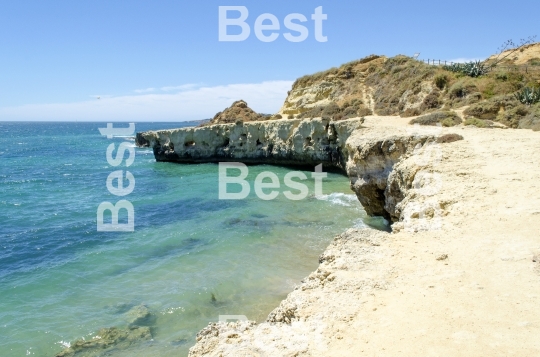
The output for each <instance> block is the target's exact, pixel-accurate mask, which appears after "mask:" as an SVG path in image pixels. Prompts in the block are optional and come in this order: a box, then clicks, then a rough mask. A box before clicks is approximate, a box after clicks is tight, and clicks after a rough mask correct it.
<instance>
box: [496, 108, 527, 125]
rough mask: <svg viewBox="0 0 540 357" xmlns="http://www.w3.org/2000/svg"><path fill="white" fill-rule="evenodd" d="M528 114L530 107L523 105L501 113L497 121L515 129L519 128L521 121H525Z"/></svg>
mask: <svg viewBox="0 0 540 357" xmlns="http://www.w3.org/2000/svg"><path fill="white" fill-rule="evenodd" d="M527 114H529V107H527V106H525V105H523V104H521V105H518V106H516V107H514V108H510V109H508V110H504V111H502V112H499V114H498V115H497V121H498V122H499V123H502V124H504V125H506V126H508V127H510V128H514V129H515V128H517V127H519V123H520V122H521V119H523V117H525V116H526V115H527Z"/></svg>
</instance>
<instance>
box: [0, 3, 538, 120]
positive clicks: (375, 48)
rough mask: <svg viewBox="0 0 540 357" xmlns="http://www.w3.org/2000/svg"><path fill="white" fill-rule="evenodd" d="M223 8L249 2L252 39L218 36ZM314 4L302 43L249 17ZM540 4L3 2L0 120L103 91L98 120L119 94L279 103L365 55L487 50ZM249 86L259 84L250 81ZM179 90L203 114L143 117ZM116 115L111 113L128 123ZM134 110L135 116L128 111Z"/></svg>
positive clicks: (211, 104) (519, 28) (211, 109)
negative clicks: (310, 79)
mask: <svg viewBox="0 0 540 357" xmlns="http://www.w3.org/2000/svg"><path fill="white" fill-rule="evenodd" d="M228 5H243V6H246V7H247V8H248V10H249V13H250V15H249V18H248V20H247V23H248V24H250V25H251V26H252V35H251V36H250V38H249V39H248V40H246V41H244V42H236V43H233V42H219V41H218V7H219V6H228ZM317 6H323V10H324V13H325V14H327V15H328V20H326V21H324V25H323V26H324V27H323V30H324V35H326V36H327V37H328V42H326V43H320V42H317V41H316V40H315V38H314V34H313V32H314V31H313V22H312V21H311V20H309V21H308V22H307V23H306V25H307V26H308V29H309V31H310V34H309V38H308V39H307V40H306V41H304V42H301V43H291V42H288V41H286V40H285V39H284V38H283V35H281V36H280V38H278V40H276V41H275V42H272V43H263V42H261V41H259V40H258V39H257V38H256V37H255V35H254V34H253V23H254V21H255V18H256V17H257V16H258V15H260V14H262V13H265V12H269V13H272V14H274V15H276V16H277V17H278V18H279V19H280V21H281V22H282V27H283V18H284V17H285V16H286V15H287V14H289V13H302V14H304V15H305V16H306V17H307V18H308V19H310V15H311V14H312V13H313V11H314V9H315V8H316V7H317ZM539 10H540V2H539V1H538V0H522V1H519V2H503V1H497V2H494V1H484V0H478V1H470V0H468V1H463V0H453V1H419V0H410V1H402V0H401V1H390V0H386V1H384V0H379V1H347V2H346V1H327V0H317V1H281V0H279V1H245V0H244V1H243V0H236V1H234V2H230V1H226V0H220V1H214V0H208V1H178V0H176V1H100V0H93V1H31V0H28V1H20V0H2V2H0V33H1V35H0V51H1V55H0V120H14V119H36V120H39V119H47V120H51V119H52V117H54V115H55V113H58V117H59V119H62V120H68V119H69V118H67V117H66V114H65V113H67V112H69V113H70V114H69V115H71V119H73V120H75V119H85V118H86V119H88V115H90V116H91V115H92V114H91V113H92V111H93V110H94V109H92V108H94V107H92V106H93V105H94V104H92V103H94V102H93V101H99V100H101V103H100V104H99V105H100V106H101V107H99V108H98V107H96V108H95V109H96V112H95V119H96V120H113V119H115V115H117V114H118V113H115V112H114V110H111V108H112V107H111V106H114V105H118V103H120V102H121V101H122V100H121V98H124V99H125V101H129V103H130V104H129V105H130V108H135V107H136V106H137V105H138V104H137V103H136V101H137V100H138V99H137V97H139V96H140V99H141V100H142V102H141V103H143V104H141V105H143V106H145V108H147V109H148V111H147V112H145V113H146V114H145V115H147V119H148V120H186V119H197V118H202V117H208V116H209V115H211V113H215V111H217V110H216V108H221V107H222V106H223V103H225V102H227V101H229V100H230V99H232V97H229V96H228V95H227V93H229V92H231V93H233V94H235V95H236V94H238V95H241V94H242V93H243V92H242V91H247V92H248V94H246V95H248V96H250V95H251V96H253V99H252V100H253V101H255V103H256V104H257V105H258V106H259V107H260V108H255V109H259V110H260V111H266V112H271V111H277V110H278V109H279V104H276V103H278V102H279V101H281V100H282V98H281V96H280V94H279V93H281V92H283V91H284V89H283V88H285V89H286V88H287V87H288V86H290V83H289V82H288V81H293V80H294V79H296V78H297V77H299V76H301V75H304V74H308V73H312V72H315V71H319V70H324V69H327V68H330V67H333V66H338V65H340V64H341V63H344V62H348V61H350V60H353V59H357V58H361V57H364V56H366V55H369V54H372V53H376V54H384V55H389V56H391V55H395V54H407V55H412V54H413V53H415V52H421V58H440V59H449V60H450V59H456V58H485V57H486V56H488V55H490V54H492V53H494V52H495V51H496V49H497V47H498V46H499V45H501V44H502V43H503V42H504V41H505V40H507V39H514V40H515V41H517V40H519V39H520V38H522V37H527V36H529V35H534V34H536V33H535V31H537V32H538V30H537V29H538V26H537V24H538V14H539V13H540V11H539ZM281 32H282V33H283V32H285V31H284V30H282V31H281ZM283 81H286V82H283ZM263 82H265V83H266V84H262V85H260V84H261V83H263ZM236 84H238V85H244V87H241V88H237V89H236V90H237V91H236V92H235V90H234V89H231V88H229V87H227V86H230V85H236ZM255 84H259V87H250V86H248V85H255ZM170 87H178V88H176V89H175V88H170ZM201 88H202V92H201ZM205 88H206V89H207V92H205ZM216 88H219V89H216ZM266 90H268V91H270V92H269V93H270V94H268V101H267V103H266V105H265V104H264V101H261V100H259V99H257V98H256V97H255V94H253V93H254V92H257V91H259V92H257V93H258V95H260V96H262V97H263V98H264V96H265V94H264V93H265V92H264V91H266ZM272 91H273V92H272ZM183 92H187V96H186V98H195V97H190V96H196V97H197V98H198V99H197V100H203V98H204V100H207V104H208V105H207V106H205V108H204V110H203V109H201V113H200V116H199V114H198V113H196V112H195V111H194V110H193V109H190V110H191V111H189V110H186V113H182V105H181V106H179V107H178V108H173V107H170V108H169V109H167V110H165V109H164V110H163V111H161V112H159V111H156V112H159V113H158V114H156V115H152V114H151V113H153V111H152V110H151V108H152V106H156V105H157V104H156V103H158V102H159V101H160V100H165V101H169V102H171V101H174V100H177V99H178V98H180V99H182V98H181V93H183ZM194 92H198V94H196V93H194ZM204 93H206V94H204ZM161 95H163V96H161ZM173 95H177V97H174V96H173ZM205 95H206V96H205ZM284 95H286V91H285V92H284V94H283V96H284ZM97 96H100V97H101V99H99V100H98V99H97ZM114 98H116V99H115V100H116V102H113V101H112V99H114ZM126 98H127V99H126ZM220 98H221V99H222V100H221V101H220ZM107 100H109V102H107ZM156 101H157V102H156ZM187 101H195V99H186V102H187ZM87 102H90V103H87ZM104 102H106V103H109V106H108V107H107V108H109V109H107V108H105V106H106V105H105V104H103V103H104ZM180 102H181V100H180ZM77 103H78V104H77ZM81 103H87V104H85V105H82V104H81ZM114 103H117V104H114ZM169 104H170V103H169ZM169 104H167V105H169ZM250 104H251V103H250ZM81 105H82V106H81ZM96 105H97V104H96ZM183 105H184V106H185V105H187V104H186V103H184V104H183ZM164 107H165V105H164ZM43 108H46V110H44V109H43ZM66 108H68V109H66ZM115 108H121V106H117V107H115ZM122 108H124V109H122V110H128V109H126V108H127V107H122ZM113 109H114V108H113ZM47 110H48V113H47V115H44V117H43V118H40V112H44V111H47ZM66 110H67V112H66ZM118 110H119V111H121V110H120V109H118ZM78 111H85V113H86V114H85V115H86V116H85V115H82V113H81V114H80V115H81V117H80V118H79V117H78V115H79V114H78V113H79V112H78ZM88 111H90V114H88ZM128 111H129V110H128ZM143 112H144V111H143ZM122 113H124V116H122V115H119V114H118V115H119V117H118V119H121V120H129V118H128V117H127V116H126V114H125V112H122ZM176 113H178V115H177V114H176ZM209 113H210V114H209ZM120 117H121V118H120ZM134 118H135V119H140V118H138V117H137V116H136V115H135V114H134Z"/></svg>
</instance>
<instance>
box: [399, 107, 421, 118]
mask: <svg viewBox="0 0 540 357" xmlns="http://www.w3.org/2000/svg"><path fill="white" fill-rule="evenodd" d="M420 114H422V112H421V111H420V109H418V108H408V109H405V111H403V112H402V113H401V114H399V116H400V117H402V118H409V117H415V116H417V115H420Z"/></svg>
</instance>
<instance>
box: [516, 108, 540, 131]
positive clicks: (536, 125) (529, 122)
mask: <svg viewBox="0 0 540 357" xmlns="http://www.w3.org/2000/svg"><path fill="white" fill-rule="evenodd" d="M528 110H529V112H528V114H527V115H526V116H525V117H524V118H522V119H521V120H520V121H519V125H518V127H519V128H520V129H532V130H533V131H540V104H536V105H533V106H532V107H529V108H528Z"/></svg>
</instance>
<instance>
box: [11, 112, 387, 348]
mask: <svg viewBox="0 0 540 357" xmlns="http://www.w3.org/2000/svg"><path fill="white" fill-rule="evenodd" d="M187 125H190V124H189V123H185V122H184V123H136V124H135V127H136V131H146V130H156V129H169V128H178V127H183V126H187ZM191 125H192V124H191ZM105 126H106V123H81V122H70V123H61V122H0V355H1V356H2V357H22V356H43V357H53V356H55V355H56V354H57V353H59V352H61V351H62V350H63V349H65V348H66V347H69V346H70V345H71V343H73V341H75V340H78V339H85V340H90V339H92V338H93V337H95V336H96V334H97V332H98V331H99V330H100V329H101V328H105V327H118V328H121V329H125V328H128V325H129V323H130V310H131V309H133V308H136V307H141V306H142V307H144V308H145V309H147V311H148V313H149V314H150V316H151V318H149V319H147V320H145V321H146V322H145V323H146V324H147V325H148V327H149V328H150V330H151V333H152V338H151V339H150V340H146V341H143V342H141V343H135V344H134V345H132V346H130V347H126V348H116V349H112V350H107V351H105V352H103V354H102V355H103V356H105V355H106V356H141V357H143V356H148V357H149V356H165V357H167V356H175V357H177V356H187V354H188V350H189V348H190V347H191V346H192V345H194V344H195V337H196V334H197V332H198V331H199V330H201V329H202V328H204V327H205V326H207V325H208V323H210V322H217V321H219V320H220V316H222V317H223V316H225V315H237V316H238V315H240V316H245V317H246V318H248V319H249V320H254V321H257V322H261V321H264V320H265V319H266V317H267V316H268V314H269V313H270V312H271V311H272V310H273V309H274V308H276V307H277V306H278V305H279V302H280V301H281V300H282V299H284V298H285V297H286V296H287V294H288V293H289V292H291V291H292V290H293V289H294V288H295V286H297V285H298V284H300V282H301V280H302V279H303V278H304V277H306V276H307V275H309V273H310V272H311V271H313V270H315V269H316V268H317V266H318V257H319V255H320V254H321V253H322V252H323V251H324V249H325V248H326V247H327V246H328V244H329V243H330V242H331V240H332V239H333V237H334V236H336V235H338V234H340V233H341V232H343V231H344V230H346V229H347V228H351V227H366V226H371V227H374V228H378V229H386V226H385V222H384V220H383V219H382V218H369V217H367V215H366V213H365V212H364V210H363V209H362V207H361V205H360V203H359V202H358V200H357V198H356V197H355V195H354V194H352V192H351V191H350V189H349V182H348V179H347V177H345V176H344V175H342V174H340V173H328V175H327V177H326V178H324V179H323V184H322V188H323V192H322V194H319V195H316V194H315V188H314V181H313V180H311V179H308V180H306V181H305V183H306V184H307V185H308V188H309V194H308V196H307V197H306V199H303V200H289V199H287V198H286V197H285V195H284V194H282V192H283V191H285V190H286V189H287V188H286V187H285V186H283V187H282V188H281V190H280V192H281V193H280V194H279V195H278V197H277V198H275V199H273V200H262V199H260V198H259V197H258V196H257V195H256V194H255V192H254V189H253V183H254V181H255V178H256V177H257V175H258V174H260V173H261V172H264V171H271V172H273V173H275V174H276V175H277V176H278V177H279V178H280V183H281V184H283V178H284V176H285V175H286V174H287V173H289V172H290V171H302V170H303V172H304V173H305V174H306V175H307V176H308V178H309V177H310V172H312V171H313V170H309V169H306V168H304V169H302V170H300V169H298V168H288V167H277V166H269V165H254V166H249V167H248V168H249V174H248V177H247V180H248V182H250V186H251V193H250V194H249V195H248V197H246V198H245V199H242V200H223V199H219V189H218V187H219V186H218V185H219V182H218V165H217V164H175V163H163V162H156V161H155V159H154V155H153V153H152V150H151V149H150V148H135V160H134V162H133V164H132V165H131V166H129V167H127V168H126V167H125V165H124V166H119V167H112V166H110V165H109V164H108V161H107V158H106V152H107V147H108V146H109V145H110V144H111V143H114V144H115V145H116V147H118V145H120V144H121V143H123V142H127V143H128V144H129V146H130V147H135V144H134V137H133V136H126V137H116V138H113V139H107V137H105V136H101V135H100V132H99V130H98V129H99V128H103V127H105ZM116 126H120V127H121V126H127V125H125V124H116ZM126 157H127V154H126ZM119 169H122V170H127V171H129V172H130V173H131V174H132V175H133V178H134V182H135V187H134V189H133V191H132V192H131V193H130V194H128V195H126V196H123V197H118V196H115V195H113V194H111V193H110V192H109V190H108V189H107V177H108V176H109V175H110V174H111V172H113V171H116V170H119ZM120 199H124V200H127V201H129V202H131V204H132V205H133V208H134V222H135V224H134V229H133V231H129V232H118V231H117V232H100V231H98V230H97V208H98V206H99V205H100V204H101V203H102V202H111V203H113V204H114V203H116V202H118V201H119V200H120ZM119 219H120V222H123V221H125V220H127V217H124V216H123V215H122V214H120V218H119ZM83 355H84V354H82V355H81V356H83ZM94 355H95V356H98V355H101V354H92V356H94ZM78 356H79V355H78Z"/></svg>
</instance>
